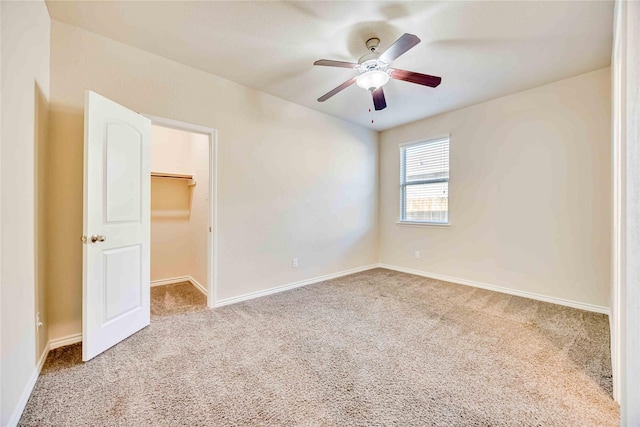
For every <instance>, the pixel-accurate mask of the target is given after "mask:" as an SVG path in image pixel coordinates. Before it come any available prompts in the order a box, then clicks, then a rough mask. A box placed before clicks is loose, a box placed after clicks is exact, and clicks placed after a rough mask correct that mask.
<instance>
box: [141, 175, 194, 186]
mask: <svg viewBox="0 0 640 427" xmlns="http://www.w3.org/2000/svg"><path fill="white" fill-rule="evenodd" d="M151 177H152V178H153V177H155V178H173V179H186V180H187V181H189V182H187V185H188V186H192V185H196V180H195V179H193V175H187V174H182V173H169V172H151Z"/></svg>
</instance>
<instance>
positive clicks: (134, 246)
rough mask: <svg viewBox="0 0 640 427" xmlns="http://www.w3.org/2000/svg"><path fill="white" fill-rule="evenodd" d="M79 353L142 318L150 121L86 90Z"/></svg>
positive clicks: (100, 347)
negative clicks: (80, 340) (80, 350)
mask: <svg viewBox="0 0 640 427" xmlns="http://www.w3.org/2000/svg"><path fill="white" fill-rule="evenodd" d="M84 120H85V121H84V156H85V157H84V236H83V241H84V244H83V283H82V298H83V300H82V360H84V361H87V360H89V359H92V358H93V357H95V356H96V355H98V354H100V353H102V352H103V351H105V350H106V349H108V348H109V347H111V346H113V345H115V344H117V343H119V342H120V341H122V340H123V339H125V338H127V337H128V336H130V335H132V334H134V333H135V332H137V331H139V330H140V329H142V328H144V327H145V326H147V325H148V324H149V310H150V299H149V298H150V296H149V266H150V258H149V245H150V241H149V232H150V231H149V230H150V228H149V227H150V213H149V209H150V179H151V178H150V173H151V172H150V157H151V151H150V138H151V121H150V120H149V119H147V118H146V117H144V116H142V115H140V114H138V113H135V112H133V111H131V110H128V109H126V108H124V107H123V106H121V105H118V104H116V103H115V102H113V101H110V100H108V99H107V98H104V97H102V96H100V95H98V94H96V93H93V92H90V91H87V92H86V94H85V112H84Z"/></svg>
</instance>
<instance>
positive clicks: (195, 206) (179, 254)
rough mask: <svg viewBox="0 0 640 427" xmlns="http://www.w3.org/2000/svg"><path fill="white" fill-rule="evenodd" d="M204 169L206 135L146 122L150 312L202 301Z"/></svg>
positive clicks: (205, 205)
mask: <svg viewBox="0 0 640 427" xmlns="http://www.w3.org/2000/svg"><path fill="white" fill-rule="evenodd" d="M209 173H210V172H209V136H208V135H205V134H200V133H195V132H188V131H184V130H179V129H173V128H169V127H163V126H157V125H153V126H152V127H151V286H152V301H151V305H152V307H151V310H152V314H171V313H173V312H182V311H188V310H191V309H194V308H195V306H202V305H203V304H204V306H205V307H206V296H205V295H206V292H207V269H208V264H207V258H208V257H207V254H208V237H209V235H208V234H209ZM178 284H179V285H178ZM160 287H162V288H160Z"/></svg>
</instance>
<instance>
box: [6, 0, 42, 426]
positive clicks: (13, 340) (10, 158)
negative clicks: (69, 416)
mask: <svg viewBox="0 0 640 427" xmlns="http://www.w3.org/2000/svg"><path fill="white" fill-rule="evenodd" d="M0 15H1V19H2V22H1V26H2V33H1V42H0V44H1V46H0V56H1V57H2V72H1V74H2V77H1V81H2V82H1V93H2V95H1V101H0V103H1V108H0V109H1V112H2V113H1V114H2V117H1V121H2V130H1V133H0V136H1V142H0V152H1V155H0V171H1V172H0V183H1V193H2V197H1V201H2V206H1V210H0V218H1V222H0V236H1V244H0V259H2V273H1V277H0V283H1V286H0V307H1V310H0V311H1V314H0V317H1V319H0V323H1V326H0V329H1V332H0V333H1V335H0V340H1V343H2V345H1V347H2V349H1V360H2V363H1V366H0V377H1V378H0V383H1V390H0V394H1V398H0V425H2V426H5V425H8V424H13V423H15V422H17V419H16V418H15V417H17V416H18V415H19V411H20V410H21V405H23V404H25V403H26V402H25V401H24V400H22V401H21V398H22V397H23V396H24V394H23V393H25V391H26V392H28V391H29V387H30V385H32V382H31V381H33V380H35V377H34V375H35V374H36V364H37V361H38V359H39V358H40V355H41V354H42V352H43V350H44V346H45V345H46V341H47V330H46V325H45V327H44V328H40V330H39V332H38V333H36V323H35V316H36V312H37V310H39V309H40V310H42V309H43V306H44V297H45V292H44V282H36V272H37V275H38V280H40V279H42V277H41V273H42V272H44V271H45V270H46V261H45V260H42V259H41V258H40V259H38V261H36V257H37V254H43V253H44V251H43V250H41V248H40V247H38V246H37V245H36V240H37V239H38V237H40V235H39V234H38V235H37V234H36V229H37V227H40V228H41V227H43V226H44V221H42V220H41V219H40V218H38V215H37V212H38V210H39V209H40V208H41V206H40V203H41V202H42V201H43V198H42V194H41V193H37V192H36V183H41V182H42V178H43V176H42V172H43V171H40V170H38V166H39V165H40V164H39V162H38V161H37V160H36V152H38V155H40V154H41V153H42V152H43V151H44V150H45V149H46V144H45V143H46V135H47V102H48V99H49V37H50V36H49V34H50V33H49V28H50V19H49V14H48V12H47V8H46V6H45V4H44V2H43V1H37V2H4V1H3V2H1V3H0ZM38 241H41V240H38ZM40 261H42V262H40ZM42 315H43V316H44V317H43V321H45V322H46V320H47V319H46V313H42Z"/></svg>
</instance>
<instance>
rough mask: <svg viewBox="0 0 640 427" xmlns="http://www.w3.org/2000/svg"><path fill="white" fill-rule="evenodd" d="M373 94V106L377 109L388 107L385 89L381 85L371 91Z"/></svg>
mask: <svg viewBox="0 0 640 427" xmlns="http://www.w3.org/2000/svg"><path fill="white" fill-rule="evenodd" d="M371 94H372V95H373V106H374V108H375V109H376V111H380V110H384V109H385V108H387V101H386V100H385V99H384V91H383V90H382V88H381V87H379V88H378V89H376V90H374V91H373V92H371Z"/></svg>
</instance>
